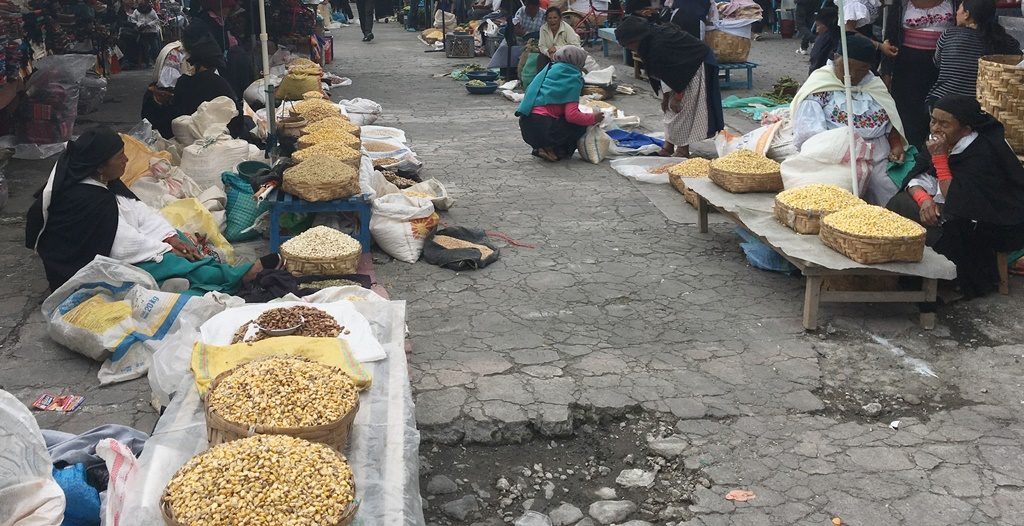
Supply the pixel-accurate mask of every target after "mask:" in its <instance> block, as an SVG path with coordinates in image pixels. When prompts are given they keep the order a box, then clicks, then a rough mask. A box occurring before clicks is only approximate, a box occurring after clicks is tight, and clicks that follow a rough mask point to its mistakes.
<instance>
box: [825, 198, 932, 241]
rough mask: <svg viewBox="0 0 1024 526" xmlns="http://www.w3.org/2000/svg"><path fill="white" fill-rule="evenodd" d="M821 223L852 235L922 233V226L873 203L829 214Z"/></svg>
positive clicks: (920, 234) (909, 235)
mask: <svg viewBox="0 0 1024 526" xmlns="http://www.w3.org/2000/svg"><path fill="white" fill-rule="evenodd" d="M821 223H822V224H823V225H827V226H829V227H831V228H834V229H836V230H838V231H839V232H843V233H844V234H849V235H853V236H867V237H915V236H923V235H924V232H925V231H924V227H922V226H921V225H919V224H917V223H915V222H913V221H911V220H909V219H907V218H905V217H903V216H901V215H899V214H897V213H896V212H892V211H890V210H886V209H885V208H882V207H880V206H875V205H867V204H865V205H857V206H851V207H849V208H846V209H843V210H840V211H838V212H835V213H833V214H829V215H827V216H825V217H824V218H822V220H821Z"/></svg>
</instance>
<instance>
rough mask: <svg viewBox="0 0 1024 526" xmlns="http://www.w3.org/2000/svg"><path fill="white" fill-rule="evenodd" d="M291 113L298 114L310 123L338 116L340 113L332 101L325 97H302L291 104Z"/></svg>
mask: <svg viewBox="0 0 1024 526" xmlns="http://www.w3.org/2000/svg"><path fill="white" fill-rule="evenodd" d="M292 113H295V114H298V115H300V116H301V117H302V118H304V119H306V121H307V122H309V123H310V124H312V123H314V122H317V121H321V120H324V119H326V118H329V117H339V116H340V115H341V113H340V112H339V111H338V107H337V106H335V105H334V103H333V102H331V101H329V100H326V99H304V100H301V101H299V102H296V103H295V105H294V106H292Z"/></svg>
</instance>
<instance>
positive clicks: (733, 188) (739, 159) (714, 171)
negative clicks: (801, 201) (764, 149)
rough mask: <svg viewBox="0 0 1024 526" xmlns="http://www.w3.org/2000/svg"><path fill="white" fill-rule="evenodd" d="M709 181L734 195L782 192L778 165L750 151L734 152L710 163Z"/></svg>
mask: <svg viewBox="0 0 1024 526" xmlns="http://www.w3.org/2000/svg"><path fill="white" fill-rule="evenodd" d="M709 176H710V177H711V180H712V181H714V182H715V184H717V185H718V186H720V187H722V188H723V189H724V190H727V191H729V192H732V193H734V194H743V193H749V192H778V191H779V190H782V188H783V187H782V174H781V173H780V171H779V163H777V162H775V161H773V160H771V159H769V158H767V157H765V156H763V155H761V154H759V153H754V152H752V151H750V150H736V151H735V152H732V153H730V154H729V155H726V156H725V157H720V158H718V159H715V160H714V161H711V172H710V174H709Z"/></svg>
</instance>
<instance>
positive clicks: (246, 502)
mask: <svg viewBox="0 0 1024 526" xmlns="http://www.w3.org/2000/svg"><path fill="white" fill-rule="evenodd" d="M358 507H359V505H358V503H357V502H356V486H355V479H354V477H353V474H352V468H351V467H350V466H349V464H348V460H347V459H346V458H345V456H344V455H342V454H341V453H340V452H338V451H336V450H333V449H331V448H329V447H327V446H324V445H322V444H317V443H314V442H309V441H307V440H302V439H299V438H292V437H288V436H283V435H256V436H252V437H248V438H241V439H239V440H235V441H233V442H228V443H226V444H221V445H217V446H213V447H211V448H210V449H209V450H207V451H205V452H203V453H201V454H199V455H197V456H195V457H193V458H192V459H191V460H189V461H188V462H186V463H185V465H184V466H182V467H181V468H180V469H178V471H177V472H176V473H175V474H174V476H173V477H172V478H171V480H170V482H168V484H167V486H166V487H165V488H164V491H163V495H162V496H161V497H160V511H161V513H162V514H163V519H164V522H165V523H166V524H168V525H169V526H199V525H203V526H232V525H236V524H246V525H252V526H255V525H259V524H265V525H267V526H270V525H285V524H319V525H324V526H348V525H350V524H352V521H353V520H354V519H355V515H356V512H357V511H358Z"/></svg>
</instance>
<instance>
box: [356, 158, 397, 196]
mask: <svg viewBox="0 0 1024 526" xmlns="http://www.w3.org/2000/svg"><path fill="white" fill-rule="evenodd" d="M359 191H360V192H362V193H364V194H366V196H367V198H368V199H370V200H371V201H372V200H374V199H376V198H378V197H380V196H382V195H388V194H394V193H398V191H399V190H398V187H397V186H395V185H394V184H392V183H390V182H388V180H387V179H385V178H384V174H382V173H380V171H378V170H374V169H373V161H371V160H370V158H369V157H367V156H365V155H364V156H363V158H362V160H360V161H359Z"/></svg>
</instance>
